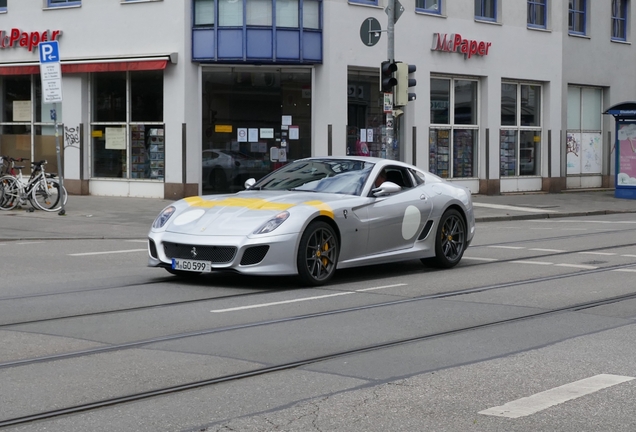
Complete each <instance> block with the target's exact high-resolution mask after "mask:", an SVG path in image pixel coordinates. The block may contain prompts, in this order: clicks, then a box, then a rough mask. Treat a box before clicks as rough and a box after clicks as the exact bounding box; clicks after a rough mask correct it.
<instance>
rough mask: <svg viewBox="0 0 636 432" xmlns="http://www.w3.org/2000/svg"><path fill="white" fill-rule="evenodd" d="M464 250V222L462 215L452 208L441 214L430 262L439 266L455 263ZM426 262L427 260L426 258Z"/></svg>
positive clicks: (449, 266) (453, 264)
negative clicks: (433, 254) (433, 252)
mask: <svg viewBox="0 0 636 432" xmlns="http://www.w3.org/2000/svg"><path fill="white" fill-rule="evenodd" d="M465 250H466V224H465V223H464V218H462V215H461V214H460V213H459V212H458V211H457V210H454V209H450V210H448V211H446V213H444V214H443V215H442V218H441V219H440V221H439V225H438V227H437V236H436V239H435V258H433V259H432V260H431V261H430V262H431V263H432V264H433V265H434V266H436V267H439V268H451V267H454V266H456V265H457V263H459V261H460V260H461V259H462V256H463V255H464V251H465ZM425 262H426V263H428V262H429V261H428V260H426V261H425Z"/></svg>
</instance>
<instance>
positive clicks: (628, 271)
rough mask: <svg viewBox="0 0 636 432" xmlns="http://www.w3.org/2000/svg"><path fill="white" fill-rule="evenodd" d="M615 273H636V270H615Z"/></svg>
mask: <svg viewBox="0 0 636 432" xmlns="http://www.w3.org/2000/svg"><path fill="white" fill-rule="evenodd" d="M612 271H615V272H625V273H636V269H615V270H612Z"/></svg>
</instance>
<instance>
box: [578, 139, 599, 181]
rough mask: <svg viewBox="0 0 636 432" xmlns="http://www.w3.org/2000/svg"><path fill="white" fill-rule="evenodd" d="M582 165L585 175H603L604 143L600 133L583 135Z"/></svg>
mask: <svg viewBox="0 0 636 432" xmlns="http://www.w3.org/2000/svg"><path fill="white" fill-rule="evenodd" d="M581 163H582V165H581V172H582V173H583V174H601V170H602V164H603V143H602V140H601V134H600V133H598V132H596V133H582V134H581Z"/></svg>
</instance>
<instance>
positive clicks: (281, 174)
mask: <svg viewBox="0 0 636 432" xmlns="http://www.w3.org/2000/svg"><path fill="white" fill-rule="evenodd" d="M373 165H374V164H373V163H371V162H365V161H357V160H344V159H343V160H339V159H310V160H299V161H295V162H292V163H290V164H288V165H285V166H284V167H282V168H280V169H279V170H277V171H274V172H273V173H271V174H269V175H268V176H266V177H263V178H262V179H261V180H259V181H258V182H257V183H255V184H254V186H252V189H262V190H295V191H308V192H326V193H337V194H347V195H360V194H361V193H362V188H363V187H364V184H365V182H366V181H367V179H368V178H369V173H370V172H371V169H372V168H373Z"/></svg>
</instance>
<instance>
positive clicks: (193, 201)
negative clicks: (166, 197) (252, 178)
mask: <svg viewBox="0 0 636 432" xmlns="http://www.w3.org/2000/svg"><path fill="white" fill-rule="evenodd" d="M184 201H185V202H187V203H188V204H189V205H190V206H191V207H204V208H212V207H243V208H248V209H252V210H280V211H283V210H287V209H288V208H291V207H293V206H294V204H286V203H276V202H270V201H265V200H262V199H258V198H236V197H232V198H225V199H222V200H206V199H203V198H201V197H198V196H193V197H188V198H184Z"/></svg>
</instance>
